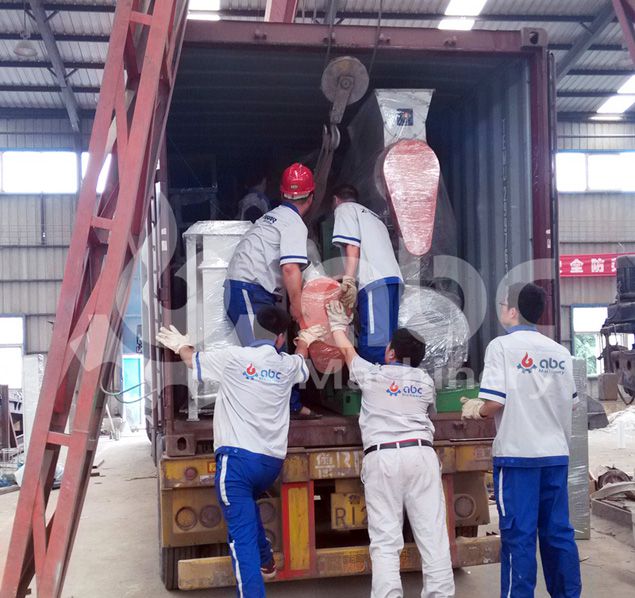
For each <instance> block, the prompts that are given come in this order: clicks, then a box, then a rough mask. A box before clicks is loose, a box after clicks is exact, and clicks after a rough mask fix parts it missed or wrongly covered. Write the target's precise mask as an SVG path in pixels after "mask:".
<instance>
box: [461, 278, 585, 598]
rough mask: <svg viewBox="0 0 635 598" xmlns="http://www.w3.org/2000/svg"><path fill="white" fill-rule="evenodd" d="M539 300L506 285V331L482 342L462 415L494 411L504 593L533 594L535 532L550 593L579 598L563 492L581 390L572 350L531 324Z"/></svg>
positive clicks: (524, 597) (532, 290)
mask: <svg viewBox="0 0 635 598" xmlns="http://www.w3.org/2000/svg"><path fill="white" fill-rule="evenodd" d="M544 306H545V292H544V290H543V289H541V288H540V287H538V286H536V285H534V284H516V285H512V286H511V287H510V288H509V290H508V295H507V299H506V300H505V301H504V302H502V303H501V304H500V308H501V309H500V322H501V324H502V325H503V326H504V327H505V329H506V330H507V335H506V336H500V337H498V338H495V339H494V340H493V341H492V342H491V343H490V344H489V345H488V347H487V350H486V352H485V367H484V370H483V377H482V381H481V389H480V392H479V398H478V399H463V402H464V404H463V417H464V418H471V419H480V418H482V417H492V416H493V417H495V418H496V427H497V432H496V438H495V440H494V448H493V456H494V492H495V496H496V504H497V506H498V514H499V525H500V531H501V597H509V596H512V597H513V598H529V597H533V595H534V587H535V585H536V533H537V534H538V538H539V539H540V555H541V559H542V568H543V572H544V576H545V582H546V586H547V591H548V592H549V594H550V596H552V597H554V598H555V597H558V598H577V597H579V596H580V593H581V591H582V584H581V581H580V564H579V558H578V548H577V546H576V543H575V539H574V530H573V527H572V526H571V523H570V521H569V503H568V493H567V476H568V464H569V443H570V440H571V417H572V410H573V408H574V406H575V404H576V403H577V402H578V398H577V393H576V389H575V383H574V380H573V371H572V360H571V354H570V353H569V351H567V350H566V349H565V348H564V347H563V346H562V345H559V344H558V343H556V342H555V341H553V340H551V339H550V338H548V337H546V336H544V335H542V334H540V333H539V332H538V331H537V330H536V323H537V322H538V320H539V319H540V316H541V315H542V312H543V310H544Z"/></svg>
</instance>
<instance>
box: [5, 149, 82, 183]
mask: <svg viewBox="0 0 635 598" xmlns="http://www.w3.org/2000/svg"><path fill="white" fill-rule="evenodd" d="M2 191H4V192H5V193H76V192H77V159H76V156H75V154H74V153H73V152H4V153H3V154H2Z"/></svg>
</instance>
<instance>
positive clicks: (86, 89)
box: [0, 83, 100, 117]
mask: <svg viewBox="0 0 635 598" xmlns="http://www.w3.org/2000/svg"><path fill="white" fill-rule="evenodd" d="M66 88H67V89H68V90H69V91H70V92H71V93H99V90H100V88H99V87H95V86H92V85H68V84H67V85H66ZM0 91H1V92H9V93H11V92H30V91H35V92H44V93H59V92H60V88H59V87H58V86H57V85H11V84H9V83H2V84H0ZM77 112H79V108H77ZM69 117H70V114H69Z"/></svg>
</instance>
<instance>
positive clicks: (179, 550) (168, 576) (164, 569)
mask: <svg viewBox="0 0 635 598" xmlns="http://www.w3.org/2000/svg"><path fill="white" fill-rule="evenodd" d="M197 548H198V547H197V546H176V547H168V548H161V580H162V581H163V585H164V586H165V589H166V590H178V589H179V561H183V560H186V559H195V558H196V557H197Z"/></svg>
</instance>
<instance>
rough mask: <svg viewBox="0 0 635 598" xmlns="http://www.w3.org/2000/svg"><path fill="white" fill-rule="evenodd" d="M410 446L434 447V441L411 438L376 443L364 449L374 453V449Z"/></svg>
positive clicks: (366, 451)
mask: <svg viewBox="0 0 635 598" xmlns="http://www.w3.org/2000/svg"><path fill="white" fill-rule="evenodd" d="M409 446H429V447H432V443H431V442H430V441H429V440H423V438H410V439H408V440H399V441H398V442H382V443H380V444H374V445H373V446H369V447H368V448H367V449H365V450H364V454H365V455H368V453H372V452H373V451H379V450H382V449H394V448H407V447H409Z"/></svg>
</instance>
